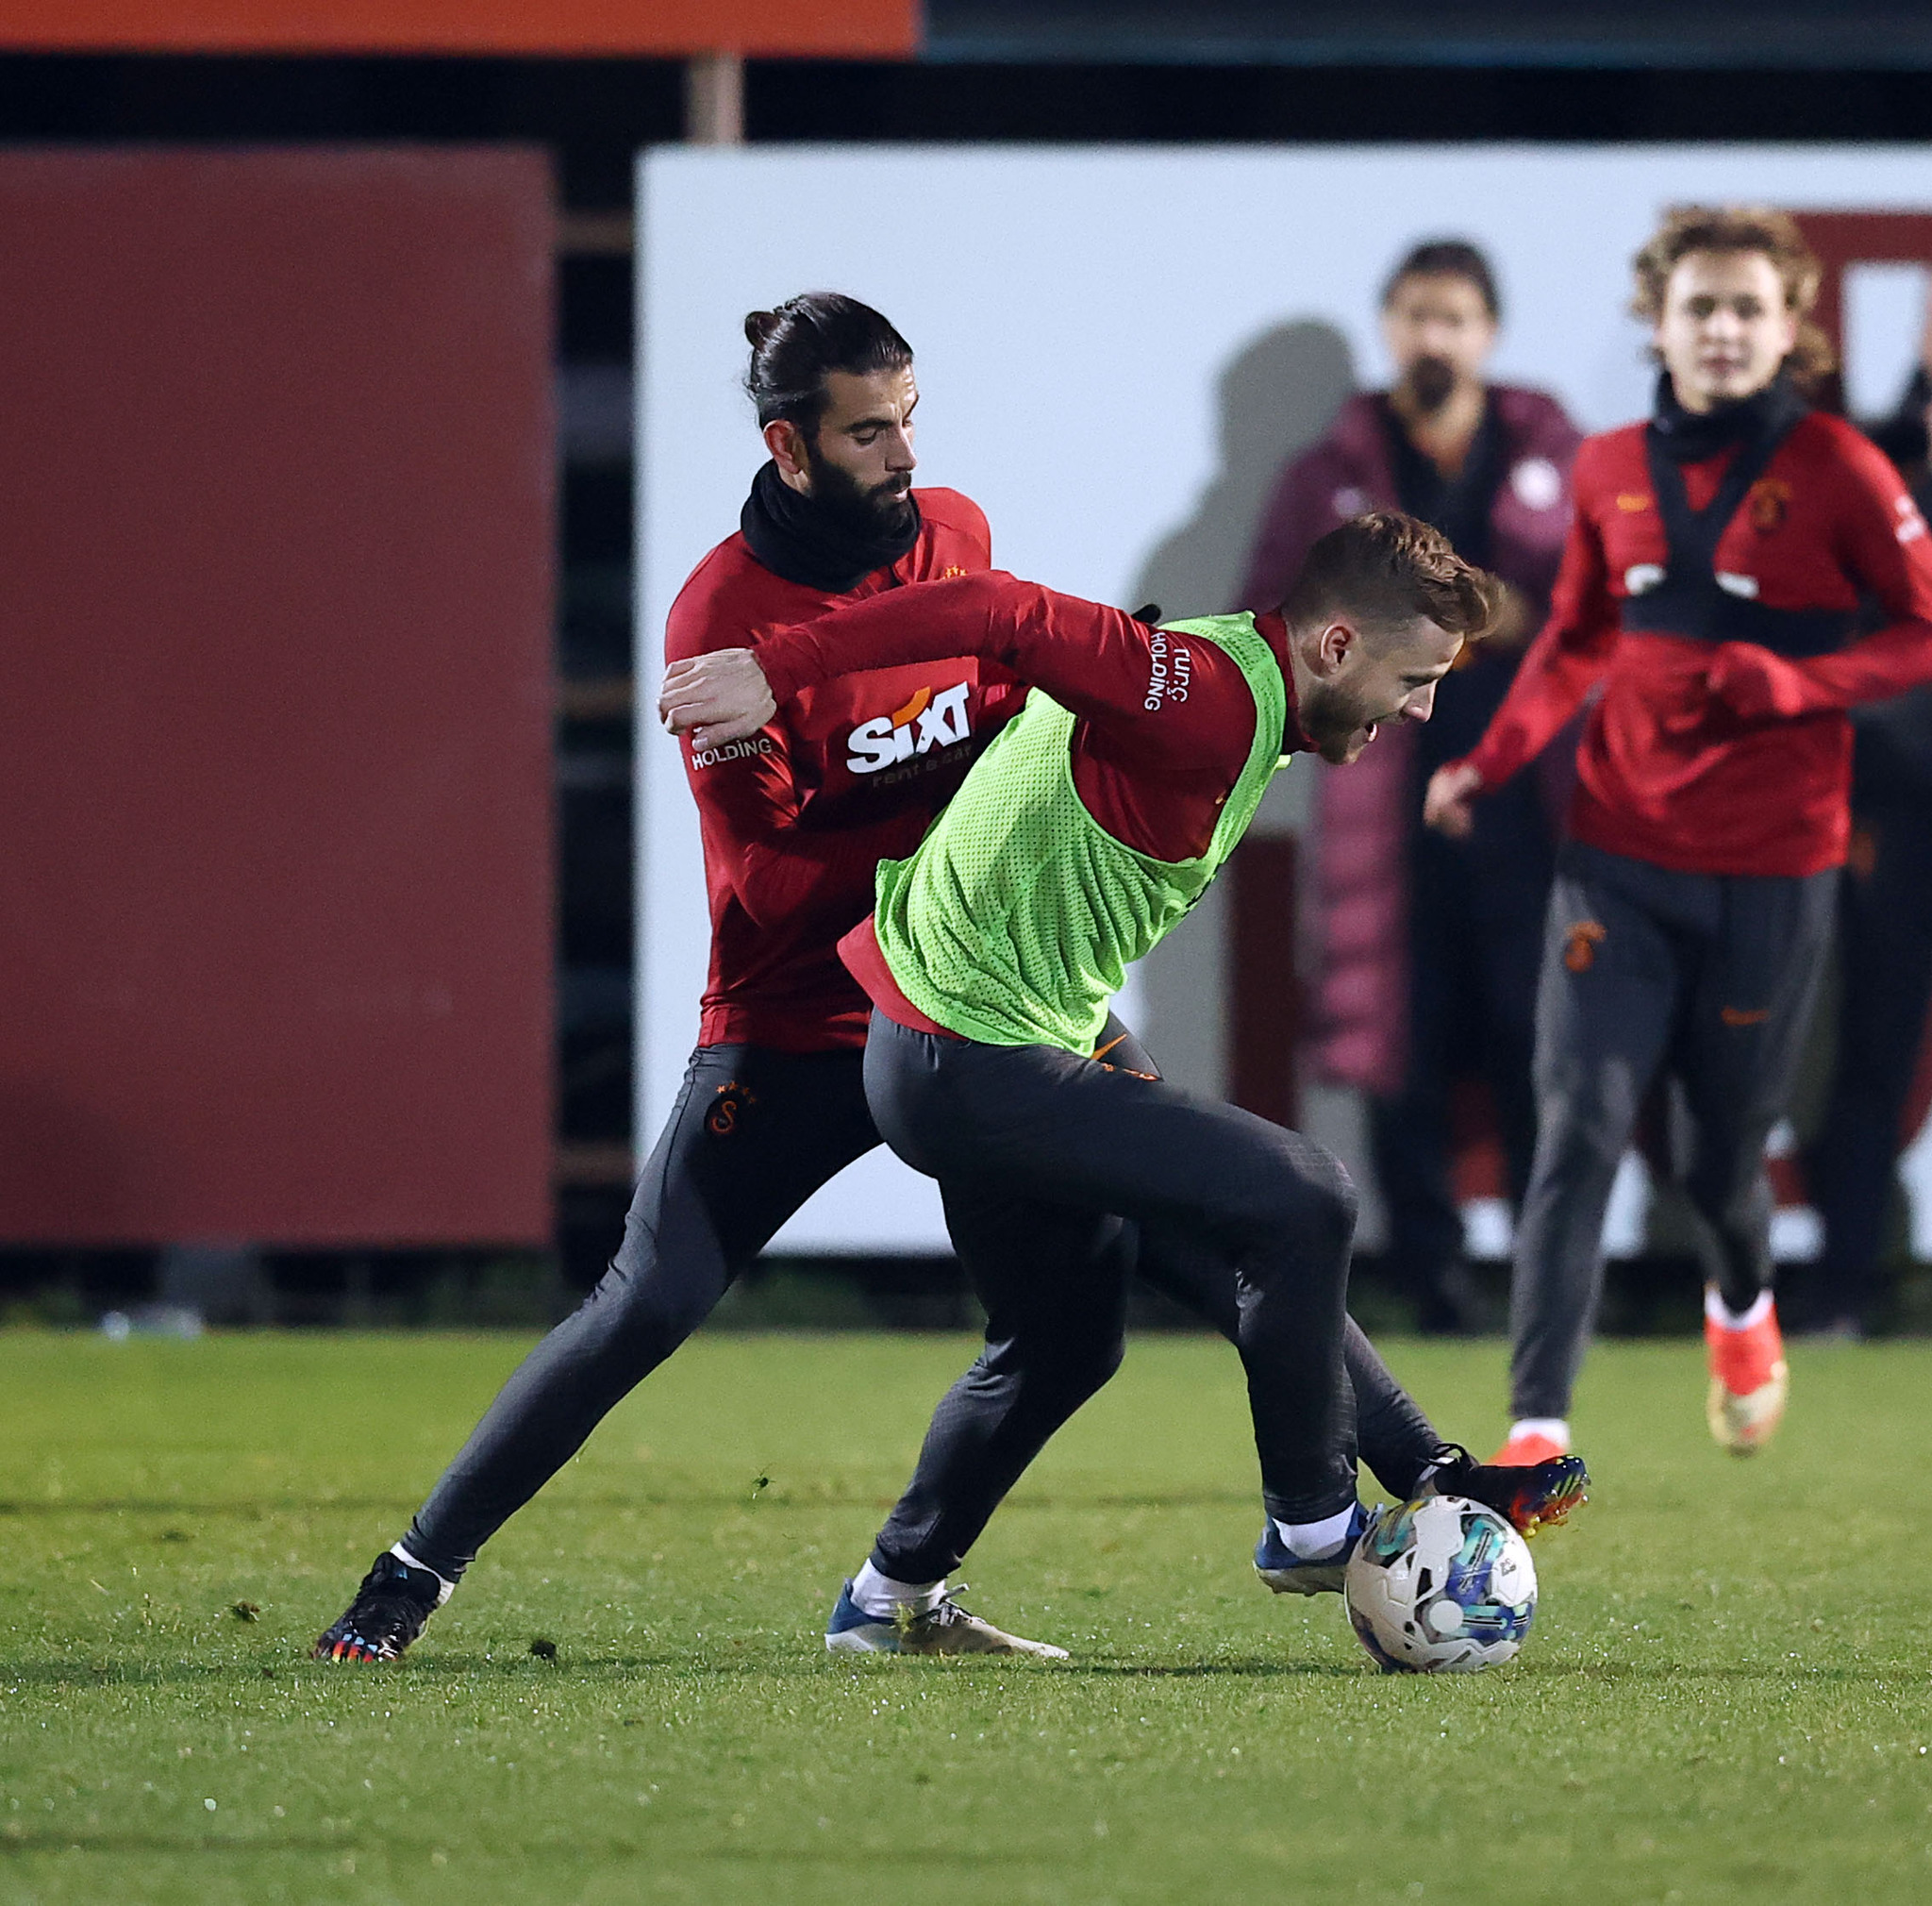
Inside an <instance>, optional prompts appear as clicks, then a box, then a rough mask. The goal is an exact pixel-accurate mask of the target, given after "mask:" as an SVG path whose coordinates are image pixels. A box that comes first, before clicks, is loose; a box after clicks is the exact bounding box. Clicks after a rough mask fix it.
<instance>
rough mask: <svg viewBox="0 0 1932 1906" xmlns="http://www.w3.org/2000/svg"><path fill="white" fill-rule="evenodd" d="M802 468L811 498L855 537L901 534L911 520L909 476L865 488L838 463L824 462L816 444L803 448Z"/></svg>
mask: <svg viewBox="0 0 1932 1906" xmlns="http://www.w3.org/2000/svg"><path fill="white" fill-rule="evenodd" d="M806 467H807V469H808V471H809V472H810V473H811V500H812V501H813V502H814V503H816V504H817V505H818V507H819V508H820V509H821V510H824V512H825V514H826V515H827V516H828V517H830V518H831V520H832V521H833V522H834V523H836V524H837V525H838V526H839V527H841V529H848V530H850V531H851V532H852V534H853V535H855V536H865V537H879V536H883V537H892V536H902V535H904V534H905V532H906V529H907V527H908V525H909V524H910V523H911V522H912V521H913V513H912V494H911V491H912V485H911V481H910V479H909V478H907V477H904V476H889V477H887V478H886V480H885V481H884V482H883V483H881V484H879V485H877V486H876V487H875V488H874V489H871V490H868V489H867V488H866V487H865V486H864V484H862V483H860V482H859V481H858V478H857V477H856V476H851V475H850V474H849V473H848V472H846V471H844V470H841V469H840V467H839V466H838V464H836V463H830V462H827V461H826V460H824V458H823V457H821V456H820V455H819V453H818V448H817V446H816V445H811V446H809V447H808V449H807V452H806Z"/></svg>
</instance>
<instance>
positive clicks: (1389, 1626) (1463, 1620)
mask: <svg viewBox="0 0 1932 1906" xmlns="http://www.w3.org/2000/svg"><path fill="white" fill-rule="evenodd" d="M1342 1593H1343V1596H1344V1598H1345V1599H1346V1600H1347V1602H1348V1618H1349V1621H1350V1622H1351V1624H1352V1625H1353V1626H1354V1628H1355V1631H1356V1636H1357V1640H1359V1641H1360V1643H1361V1645H1362V1646H1363V1647H1365V1648H1367V1649H1368V1651H1369V1653H1370V1654H1371V1655H1372V1656H1374V1659H1375V1660H1376V1661H1377V1662H1379V1663H1380V1664H1381V1665H1382V1666H1383V1668H1384V1669H1386V1670H1388V1671H1389V1672H1391V1673H1407V1674H1473V1673H1474V1672H1476V1671H1477V1670H1478V1669H1481V1668H1487V1667H1494V1666H1496V1665H1497V1664H1499V1663H1501V1662H1506V1661H1507V1660H1508V1659H1509V1658H1510V1657H1511V1656H1512V1655H1513V1654H1515V1652H1516V1650H1517V1649H1518V1648H1520V1647H1522V1646H1523V1638H1524V1635H1526V1634H1527V1633H1528V1632H1529V1624H1530V1618H1531V1617H1532V1616H1533V1615H1534V1614H1535V1613H1536V1564H1535V1563H1533V1562H1532V1561H1531V1560H1530V1559H1529V1547H1528V1545H1527V1544H1526V1543H1525V1542H1524V1539H1523V1537H1522V1536H1521V1535H1519V1534H1518V1533H1517V1532H1516V1530H1514V1529H1513V1528H1512V1527H1511V1526H1510V1525H1509V1523H1508V1522H1507V1520H1506V1519H1505V1518H1504V1517H1503V1516H1501V1515H1498V1514H1497V1513H1496V1512H1495V1511H1494V1510H1493V1509H1486V1508H1485V1507H1484V1506H1483V1505H1482V1504H1481V1503H1480V1502H1472V1501H1470V1500H1469V1498H1468V1497H1467V1496H1424V1497H1423V1498H1422V1499H1421V1500H1420V1501H1417V1502H1404V1503H1401V1504H1399V1505H1398V1506H1397V1507H1395V1508H1393V1509H1390V1510H1385V1511H1384V1512H1383V1513H1382V1515H1381V1517H1380V1518H1379V1519H1378V1520H1377V1521H1376V1522H1375V1524H1374V1526H1373V1527H1372V1528H1371V1529H1370V1530H1368V1531H1367V1533H1365V1534H1364V1535H1363V1536H1362V1538H1361V1540H1360V1541H1359V1542H1358V1543H1357V1545H1356V1551H1355V1554H1354V1555H1353V1556H1351V1557H1350V1558H1349V1563H1348V1570H1347V1574H1346V1576H1345V1577H1344V1580H1343V1583H1342Z"/></svg>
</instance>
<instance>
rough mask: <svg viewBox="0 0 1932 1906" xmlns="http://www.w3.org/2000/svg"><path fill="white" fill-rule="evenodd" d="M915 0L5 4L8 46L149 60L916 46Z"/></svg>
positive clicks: (848, 52) (0, 32) (882, 52)
mask: <svg viewBox="0 0 1932 1906" xmlns="http://www.w3.org/2000/svg"><path fill="white" fill-rule="evenodd" d="M915 8H916V0H0V46H7V47H14V48H38V49H46V50H55V49H61V50H67V51H73V50H76V49H82V48H102V49H106V48H119V49H125V50H138V51H148V52H184V53H185V52H387V53H623V54H664V55H682V54H689V53H703V52H711V51H718V52H734V53H750V54H819V55H826V56H858V57H861V58H862V57H867V56H876V57H890V56H892V55H903V54H909V53H912V52H915V51H916V50H917V48H918V43H919V30H918V19H917V15H916V11H915Z"/></svg>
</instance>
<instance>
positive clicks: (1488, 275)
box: [1382, 238, 1503, 319]
mask: <svg viewBox="0 0 1932 1906" xmlns="http://www.w3.org/2000/svg"><path fill="white" fill-rule="evenodd" d="M1409 278H1461V279H1462V280H1463V281H1464V282H1465V283H1466V284H1472V285H1474V287H1475V289H1476V292H1477V293H1478V295H1480V297H1481V298H1482V301H1483V309H1485V310H1487V311H1488V312H1489V314H1490V316H1491V318H1492V319H1494V318H1500V317H1501V316H1502V315H1503V300H1502V298H1501V297H1500V296H1499V295H1498V294H1497V292H1496V273H1495V269H1494V267H1493V266H1492V265H1491V263H1490V260H1489V258H1488V255H1487V254H1486V253H1484V252H1482V251H1481V250H1479V249H1478V248H1477V247H1476V246H1474V245H1473V244H1471V243H1470V242H1469V241H1468V240H1467V239H1453V238H1437V239H1424V241H1423V242H1422V243H1421V244H1418V245H1411V246H1410V247H1409V249H1408V250H1407V252H1405V253H1404V254H1403V256H1402V259H1401V261H1400V262H1399V263H1398V264H1397V265H1396V267H1395V269H1394V270H1393V271H1392V272H1391V273H1390V274H1389V276H1388V278H1387V279H1386V280H1385V281H1384V283H1383V286H1382V309H1384V310H1385V311H1386V310H1387V309H1389V307H1390V306H1391V305H1392V304H1393V303H1394V302H1395V293H1397V292H1399V291H1400V290H1401V289H1402V287H1403V285H1404V283H1405V282H1407V280H1408V279H1409Z"/></svg>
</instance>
